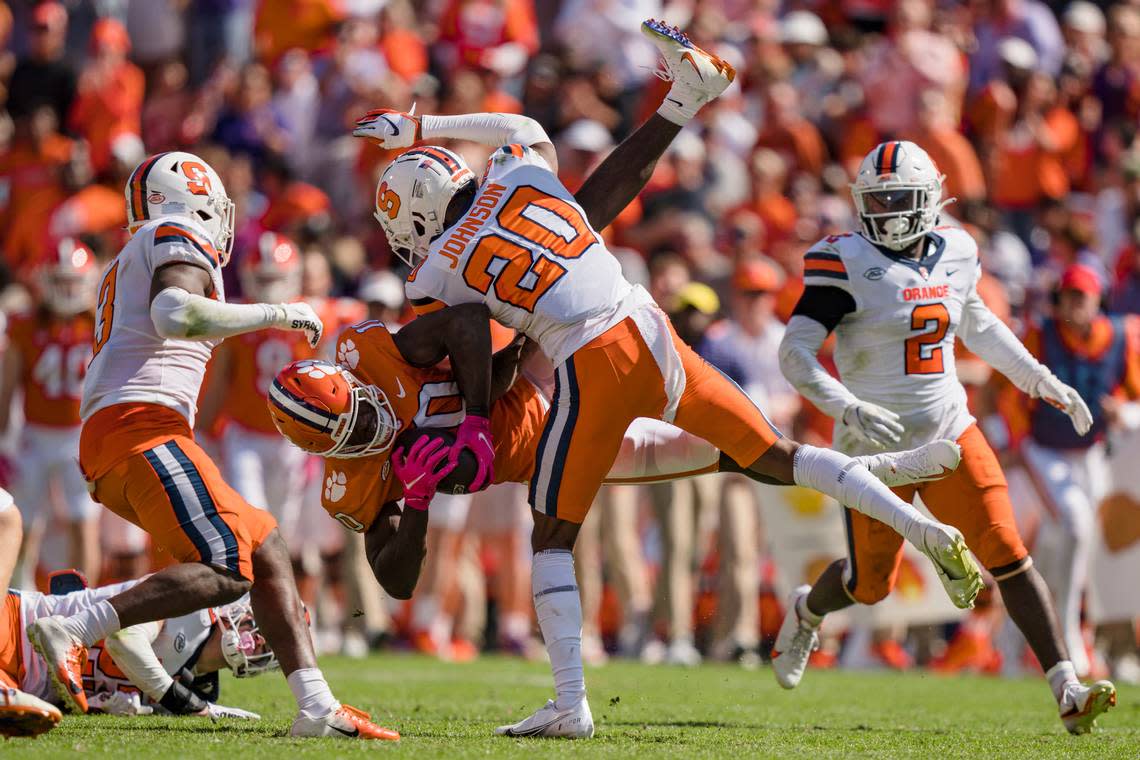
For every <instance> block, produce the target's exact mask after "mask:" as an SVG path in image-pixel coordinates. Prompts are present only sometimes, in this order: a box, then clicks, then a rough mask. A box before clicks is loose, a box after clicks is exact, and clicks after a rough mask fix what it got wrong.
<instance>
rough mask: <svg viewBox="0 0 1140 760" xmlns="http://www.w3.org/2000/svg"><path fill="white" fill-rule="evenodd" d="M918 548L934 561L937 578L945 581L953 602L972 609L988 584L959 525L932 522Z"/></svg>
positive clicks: (960, 606) (955, 604)
mask: <svg viewBox="0 0 1140 760" xmlns="http://www.w3.org/2000/svg"><path fill="white" fill-rule="evenodd" d="M919 548H920V549H921V550H922V553H923V554H925V555H926V556H927V557H929V558H930V561H931V562H933V563H934V569H935V571H936V572H937V573H938V580H940V581H942V587H943V588H945V589H946V595H947V596H949V597H950V601H951V602H953V603H954V606H955V607H957V608H958V609H962V610H968V609H971V608H972V607H973V606H974V600H975V599H976V598H977V597H978V592H979V591H981V590H982V587H983V586H984V585H985V584H984V582H983V581H982V571H981V570H979V569H978V563H977V562H975V561H974V558H973V556H972V555H971V554H970V550H969V549H968V548H966V539H964V538H962V534H961V533H960V532H958V529H957V528H951V527H950V526H949V525H943V524H942V523H931V524H929V525H927V526H926V527H925V529H924V530H923V534H922V546H921V547H919Z"/></svg>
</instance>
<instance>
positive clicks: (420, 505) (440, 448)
mask: <svg viewBox="0 0 1140 760" xmlns="http://www.w3.org/2000/svg"><path fill="white" fill-rule="evenodd" d="M451 448H452V447H450V446H445V445H444V443H443V441H442V440H440V439H439V438H428V437H427V436H426V435H421V436H420V437H419V440H417V441H416V442H415V443H413V444H412V449H411V451H409V452H408V454H407V456H405V455H404V449H403V447H401V448H398V449H396V451H395V452H393V454H392V471H393V472H395V473H396V477H397V478H399V479H400V482H401V483H403V484H404V504H405V505H406V506H408V507H411V508H412V509H418V510H421V511H422V510H425V509H427V508H428V505H429V504H431V498H432V497H433V496H435V489H436V487H437V486H438V485H439V481H441V480H443V479H444V478H446V477H447V476H448V474H449V473H450V472H451V471H452V470H454V469H455V463H454V462H447V463H445V464H443V466H442V467H440V464H442V463H444V460H446V459H447V454H448V452H449V451H451Z"/></svg>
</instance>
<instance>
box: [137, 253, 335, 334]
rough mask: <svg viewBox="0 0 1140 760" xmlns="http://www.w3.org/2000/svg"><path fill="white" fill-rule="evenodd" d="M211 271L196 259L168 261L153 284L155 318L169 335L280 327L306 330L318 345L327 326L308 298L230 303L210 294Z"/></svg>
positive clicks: (157, 327) (160, 329)
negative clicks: (300, 301)
mask: <svg viewBox="0 0 1140 760" xmlns="http://www.w3.org/2000/svg"><path fill="white" fill-rule="evenodd" d="M212 292H213V283H212V281H211V279H210V274H209V273H208V272H207V271H206V270H205V269H203V268H201V267H198V266H195V265H193V264H183V263H174V264H165V265H163V266H161V267H159V268H158V269H157V270H155V273H154V277H153V278H152V279H151V285H150V319H151V321H152V322H153V323H154V329H155V331H156V332H157V333H158V334H159V335H160V336H162V337H163V338H173V339H183V340H217V339H219V338H228V337H230V336H233V335H241V334H242V333H247V332H253V331H254V330H263V329H265V328H267V327H279V328H281V329H283V330H302V331H304V333H305V335H306V336H307V337H308V339H309V344H310V345H311V346H313V347H316V345H317V343H319V342H320V340H321V333H322V332H323V330H324V326H323V325H322V324H321V320H320V317H318V316H317V314H316V312H314V311H313V308H312V307H311V306H309V305H308V304H306V303H278V304H268V303H249V304H238V303H225V302H223V301H216V300H214V299H213V298H210V297H209V295H210V294H211V293H212Z"/></svg>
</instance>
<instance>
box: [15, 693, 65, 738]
mask: <svg viewBox="0 0 1140 760" xmlns="http://www.w3.org/2000/svg"><path fill="white" fill-rule="evenodd" d="M62 719H63V715H62V714H61V713H60V711H59V708H58V707H56V706H55V705H53V704H50V703H48V702H45V701H44V700H42V699H40V698H39V697H36V696H34V695H32V694H28V693H27V692H24V691H20V690H19V689H15V688H12V687H11V686H7V685H4V684H3V683H2V682H0V736H4V737H15V736H39V735H40V734H42V733H45V732H47V731H50V730H51V729H53V728H55V727H56V726H57V725H58V724H59V722H60V720H62Z"/></svg>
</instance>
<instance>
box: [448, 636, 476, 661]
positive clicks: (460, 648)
mask: <svg viewBox="0 0 1140 760" xmlns="http://www.w3.org/2000/svg"><path fill="white" fill-rule="evenodd" d="M478 657H479V648H478V647H476V646H475V645H474V644H472V643H471V642H470V641H468V640H467V639H460V638H455V639H452V640H451V646H450V647H449V648H448V656H447V659H448V660H450V661H451V662H472V661H473V660H475V659H476V658H478Z"/></svg>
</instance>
